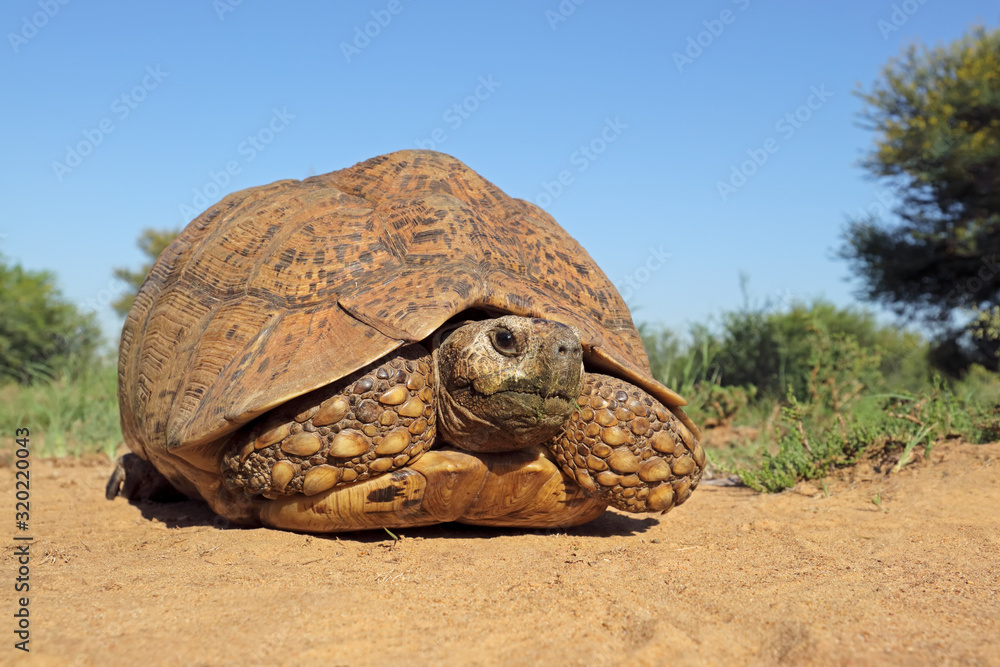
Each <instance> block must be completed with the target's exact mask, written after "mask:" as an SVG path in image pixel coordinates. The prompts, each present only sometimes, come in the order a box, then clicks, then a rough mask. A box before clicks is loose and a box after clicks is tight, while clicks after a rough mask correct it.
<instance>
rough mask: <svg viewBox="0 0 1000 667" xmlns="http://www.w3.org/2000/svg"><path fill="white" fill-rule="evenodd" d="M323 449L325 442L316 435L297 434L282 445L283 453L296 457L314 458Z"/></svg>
mask: <svg viewBox="0 0 1000 667" xmlns="http://www.w3.org/2000/svg"><path fill="white" fill-rule="evenodd" d="M322 447H323V441H322V440H320V439H319V436H318V435H316V434H315V433H305V432H303V433H296V434H295V435H293V436H292V437H290V438H288V439H287V440H283V441H282V443H281V451H283V452H285V453H287V454H294V455H295V456H312V455H313V454H315V453H316V452H318V451H319V450H320V449H322Z"/></svg>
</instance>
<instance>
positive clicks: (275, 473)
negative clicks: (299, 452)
mask: <svg viewBox="0 0 1000 667" xmlns="http://www.w3.org/2000/svg"><path fill="white" fill-rule="evenodd" d="M293 477H295V466H294V465H292V464H291V463H289V462H288V461H278V462H277V463H275V464H274V467H273V468H271V486H273V487H274V488H275V490H277V491H284V490H285V487H286V486H288V483H289V482H290V481H292V478H293Z"/></svg>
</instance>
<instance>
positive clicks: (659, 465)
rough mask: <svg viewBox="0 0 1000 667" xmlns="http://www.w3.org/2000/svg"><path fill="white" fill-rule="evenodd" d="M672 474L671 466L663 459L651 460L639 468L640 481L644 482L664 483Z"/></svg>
mask: <svg viewBox="0 0 1000 667" xmlns="http://www.w3.org/2000/svg"><path fill="white" fill-rule="evenodd" d="M670 473H671V470H670V464H669V463H667V462H666V460H665V459H661V458H655V459H649V460H647V461H645V462H644V463H643V464H642V465H641V466H639V479H641V480H642V481H644V482H662V481H663V480H665V479H667V478H668V477H670Z"/></svg>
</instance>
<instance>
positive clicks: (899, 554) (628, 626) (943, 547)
mask: <svg viewBox="0 0 1000 667" xmlns="http://www.w3.org/2000/svg"><path fill="white" fill-rule="evenodd" d="M107 473H108V465H107V464H106V463H104V464H103V465H95V464H93V463H91V464H86V463H67V462H63V463H58V462H57V463H53V462H45V461H34V462H33V468H32V494H33V496H32V517H31V518H32V527H31V530H30V533H31V534H32V535H33V537H34V538H35V539H34V542H33V543H32V544H31V547H30V553H31V563H30V568H31V570H30V584H31V591H30V595H31V601H30V618H31V626H30V628H31V641H30V648H31V653H30V656H29V657H28V659H25V656H24V654H23V653H21V652H20V651H17V650H15V649H14V648H13V643H14V641H16V640H15V639H13V636H14V635H13V634H12V632H11V630H13V623H12V620H11V614H12V613H13V610H14V609H15V603H16V599H15V594H14V593H13V592H12V585H11V584H8V583H6V582H5V583H3V590H5V591H7V592H6V593H5V594H4V598H3V601H2V603H3V608H4V609H5V611H4V612H3V614H2V616H3V618H6V619H7V621H6V622H5V623H4V625H5V626H7V629H3V631H2V636H3V637H5V639H4V644H3V646H2V648H0V663H4V662H8V663H14V664H60V665H61V664H81V665H91V664H95V665H96V664H100V665H116V664H130V665H135V664H139V665H160V664H185V665H196V664H204V665H216V664H227V663H228V664H307V665H311V664H315V665H365V664H431V663H439V662H443V663H447V664H530V663H540V662H545V663H547V664H560V665H561V664H567V665H577V664H579V665H584V664H586V665H616V664H628V665H659V664H668V663H669V664H692V665H698V664H704V665H719V664H760V665H770V664H817V665H820V664H822V665H840V664H844V665H846V664H851V665H866V664H899V665H903V664H905V665H914V664H927V665H931V664H933V665H946V664H981V665H1000V444H993V445H981V446H974V445H964V444H943V445H939V446H938V447H937V448H936V449H935V450H934V452H933V453H932V455H931V457H930V460H929V461H924V462H922V463H920V464H916V465H912V466H910V467H908V468H906V469H904V470H903V471H902V472H901V473H899V474H896V475H893V476H891V477H888V478H887V477H884V476H881V475H877V474H873V473H871V472H865V471H861V472H856V473H854V474H852V475H850V476H847V475H845V476H843V477H842V478H840V479H836V478H834V479H831V480H828V481H827V490H828V491H829V494H830V495H829V496H828V497H827V496H826V495H825V494H824V493H823V492H822V491H821V490H820V489H818V488H815V487H811V486H808V485H806V486H803V487H800V488H799V489H797V490H796V491H792V492H786V493H784V494H779V495H772V496H760V495H757V494H754V493H752V492H750V491H748V490H746V489H740V488H720V487H715V488H713V487H702V488H700V489H699V490H698V491H696V492H695V494H694V496H692V498H691V500H690V501H689V502H688V503H687V504H686V505H684V506H682V507H680V508H678V509H676V510H675V511H673V512H671V513H670V514H667V515H666V516H662V517H661V516H658V515H657V516H654V517H646V516H629V515H625V514H620V513H614V512H609V513H607V514H605V515H604V516H603V517H601V518H600V519H598V520H597V521H595V522H593V523H592V524H590V525H588V526H584V527H582V528H579V529H575V530H571V531H569V532H551V531H513V530H495V529H483V528H473V527H465V526H458V525H448V526H439V527H433V528H425V529H414V530H404V531H400V532H401V534H402V539H401V540H400V541H398V542H394V541H393V540H392V539H391V538H389V536H388V535H387V534H386V533H385V532H382V533H378V532H373V533H364V534H354V535H346V536H340V537H339V538H337V537H313V536H307V535H300V534H293V533H285V532H279V531H275V530H266V529H255V530H246V529H236V528H227V527H225V526H224V525H222V522H220V521H219V520H217V519H215V518H214V517H213V515H211V514H210V513H208V512H207V511H206V510H205V509H204V508H203V507H202V506H201V505H199V504H197V503H193V502H185V503H178V504H173V505H155V506H154V505H147V506H133V505H129V504H128V503H127V502H125V501H124V500H122V499H118V500H116V501H114V502H108V501H106V500H104V498H103V487H104V482H105V479H106V477H107ZM0 480H3V482H2V484H0V487H2V488H3V490H4V493H3V498H4V500H5V502H6V503H7V507H9V508H10V511H9V512H8V513H7V516H8V517H9V518H10V519H11V521H10V524H11V525H13V507H14V500H15V499H14V492H13V487H14V483H13V481H14V475H13V471H12V470H11V469H10V468H9V467H8V468H2V469H0ZM873 499H875V500H876V501H878V502H880V504H879V505H876V504H875V502H873ZM12 532H13V531H11V530H8V531H6V535H7V537H6V538H5V543H4V544H5V558H4V566H3V570H2V572H3V577H4V579H6V580H7V581H8V582H12V580H13V579H14V577H15V568H16V564H15V560H16V558H15V556H14V546H13V545H14V544H15V542H14V541H13V539H12Z"/></svg>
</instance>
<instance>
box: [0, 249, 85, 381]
mask: <svg viewBox="0 0 1000 667" xmlns="http://www.w3.org/2000/svg"><path fill="white" fill-rule="evenodd" d="M0 313H2V315H3V316H2V317H0V383H2V382H3V381H4V380H5V379H6V380H8V381H9V380H13V381H14V382H18V383H20V384H27V383H30V382H32V381H35V380H39V379H45V378H54V377H56V376H57V375H58V374H59V373H60V371H61V370H62V369H64V368H66V367H68V365H69V364H70V360H75V364H76V365H77V367H79V366H86V364H87V363H88V362H91V361H93V360H94V359H95V358H96V352H97V348H98V346H99V345H100V341H101V332H100V329H99V328H98V326H97V323H96V322H95V320H94V316H93V315H89V314H83V313H81V312H80V311H79V310H78V309H77V308H76V307H75V306H74V305H73V304H71V303H69V302H67V301H66V300H65V299H64V297H63V296H62V294H61V293H60V292H59V290H58V289H57V288H56V286H55V277H54V276H53V275H52V274H51V273H49V272H47V271H27V270H25V269H23V268H22V267H21V266H20V265H13V266H11V265H10V264H9V263H8V262H6V261H5V260H4V259H3V258H2V257H0Z"/></svg>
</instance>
